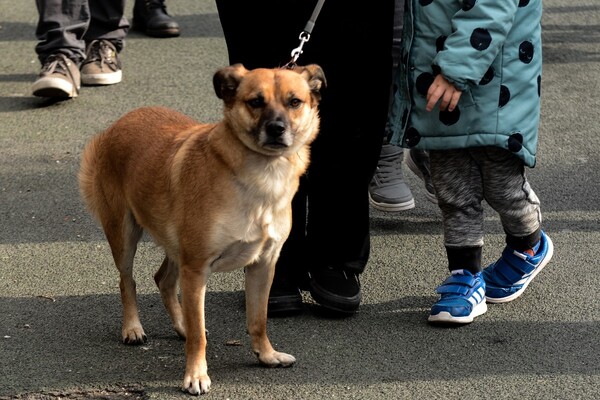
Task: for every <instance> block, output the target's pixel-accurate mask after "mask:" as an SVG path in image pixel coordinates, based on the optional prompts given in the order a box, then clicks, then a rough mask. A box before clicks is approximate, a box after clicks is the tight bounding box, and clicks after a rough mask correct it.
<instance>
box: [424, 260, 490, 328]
mask: <svg viewBox="0 0 600 400" xmlns="http://www.w3.org/2000/svg"><path fill="white" fill-rule="evenodd" d="M436 292H437V293H438V294H440V295H441V297H440V299H439V300H438V302H437V303H435V304H434V305H433V307H431V314H430V315H429V319H428V320H429V322H443V323H457V324H468V323H470V322H473V318H475V317H477V316H479V315H481V314H484V313H485V312H486V311H487V305H486V304H485V281H484V280H483V278H482V277H481V272H480V273H477V274H475V275H473V274H471V273H470V272H469V271H466V270H463V271H453V272H452V275H450V277H449V278H448V279H446V280H445V281H444V283H442V284H441V285H440V286H439V287H438V288H437V289H436Z"/></svg>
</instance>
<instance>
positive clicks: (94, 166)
mask: <svg viewBox="0 0 600 400" xmlns="http://www.w3.org/2000/svg"><path fill="white" fill-rule="evenodd" d="M101 140H102V135H101V134H100V135H96V136H94V137H93V138H92V139H91V140H90V141H89V142H88V144H87V145H86V147H85V149H84V151H83V154H82V156H81V165H80V167H79V174H78V180H79V193H80V195H81V198H82V199H83V202H84V203H85V205H86V206H87V208H88V210H89V211H90V212H91V213H92V214H93V215H94V216H95V217H96V218H98V217H99V211H100V208H101V204H99V200H100V199H102V198H104V195H103V193H102V188H101V186H100V184H101V183H100V182H99V180H98V176H97V172H98V164H99V162H98V161H99V160H98V157H99V151H100V147H101V146H100V141H101Z"/></svg>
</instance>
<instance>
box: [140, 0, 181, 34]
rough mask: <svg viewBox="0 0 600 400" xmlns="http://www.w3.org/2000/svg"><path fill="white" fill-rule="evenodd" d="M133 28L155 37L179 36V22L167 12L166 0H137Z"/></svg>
mask: <svg viewBox="0 0 600 400" xmlns="http://www.w3.org/2000/svg"><path fill="white" fill-rule="evenodd" d="M131 29H134V30H136V31H141V32H144V33H145V34H146V35H148V36H153V37H160V38H165V37H175V36H179V34H180V30H179V24H178V23H177V22H176V21H175V20H174V19H173V18H172V17H171V16H170V15H169V14H167V7H166V6H165V0H135V4H134V6H133V21H132V24H131Z"/></svg>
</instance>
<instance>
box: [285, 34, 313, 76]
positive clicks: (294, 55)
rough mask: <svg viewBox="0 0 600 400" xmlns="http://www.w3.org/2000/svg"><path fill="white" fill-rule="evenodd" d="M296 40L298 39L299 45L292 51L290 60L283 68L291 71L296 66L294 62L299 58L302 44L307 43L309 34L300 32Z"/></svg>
mask: <svg viewBox="0 0 600 400" xmlns="http://www.w3.org/2000/svg"><path fill="white" fill-rule="evenodd" d="M298 39H300V45H299V46H298V47H296V48H295V49H293V50H292V53H291V56H292V59H291V60H290V61H289V62H288V63H287V64H285V65H284V68H287V69H293V68H294V67H295V66H296V61H297V60H298V57H300V54H302V52H303V50H302V47H303V46H304V43H306V42H308V41H309V39H310V33H308V32H306V31H302V32H300V36H299V37H298Z"/></svg>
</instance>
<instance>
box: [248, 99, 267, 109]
mask: <svg viewBox="0 0 600 400" xmlns="http://www.w3.org/2000/svg"><path fill="white" fill-rule="evenodd" d="M247 103H248V105H249V106H250V107H252V108H261V107H263V106H264V105H265V101H264V100H263V99H262V98H260V97H257V98H255V99H251V100H248V102H247Z"/></svg>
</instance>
